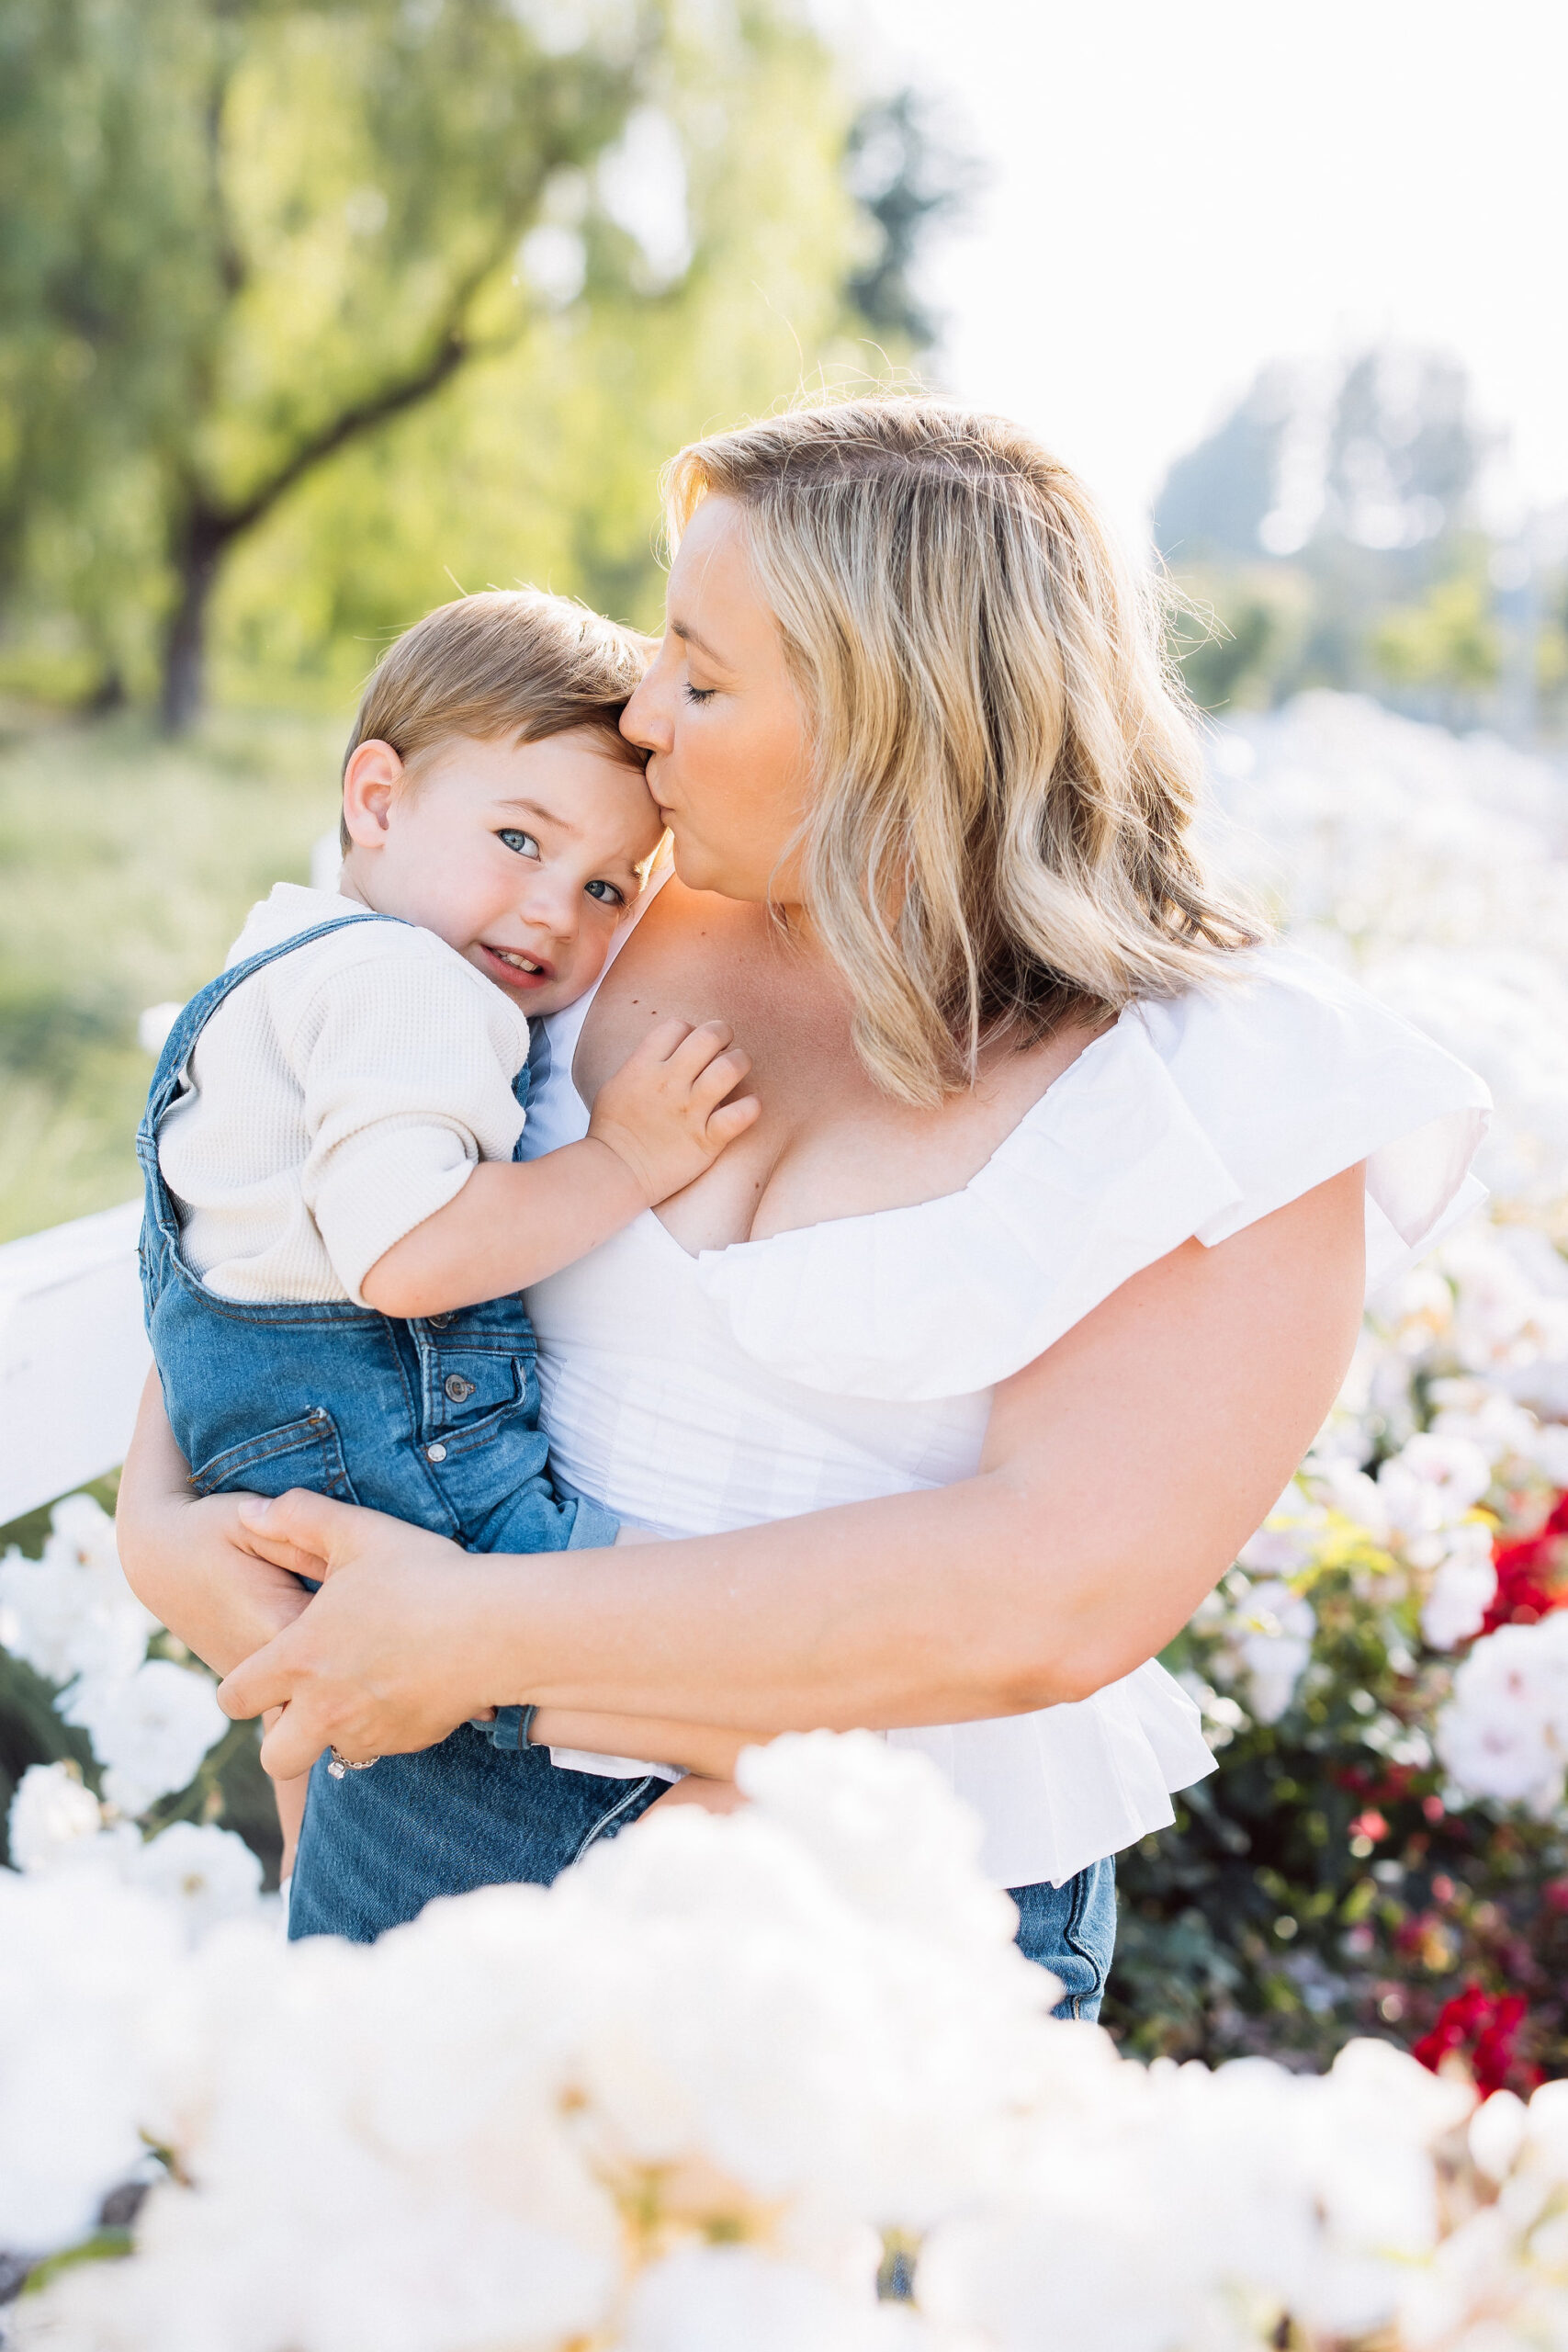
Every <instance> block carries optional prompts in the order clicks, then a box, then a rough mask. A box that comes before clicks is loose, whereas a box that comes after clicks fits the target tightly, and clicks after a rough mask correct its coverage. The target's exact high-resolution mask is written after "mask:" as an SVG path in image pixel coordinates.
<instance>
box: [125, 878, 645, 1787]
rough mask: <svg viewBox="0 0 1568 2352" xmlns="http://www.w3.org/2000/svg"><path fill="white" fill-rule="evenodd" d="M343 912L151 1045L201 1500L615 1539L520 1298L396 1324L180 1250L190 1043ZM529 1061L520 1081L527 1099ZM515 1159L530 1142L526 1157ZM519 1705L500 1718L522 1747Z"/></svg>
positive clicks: (165, 1287) (259, 961) (154, 1305)
mask: <svg viewBox="0 0 1568 2352" xmlns="http://www.w3.org/2000/svg"><path fill="white" fill-rule="evenodd" d="M392 920H393V918H392V917H390V916H385V915H375V914H368V913H367V914H363V915H343V916H340V917H338V918H337V919H336V920H334V921H333V922H324V923H318V924H317V925H316V926H315V927H314V928H313V929H312V930H310V931H307V932H301V933H299V935H298V936H297V937H296V938H293V939H288V940H285V941H283V942H281V943H280V944H278V945H277V946H276V947H270V948H268V949H266V950H265V952H264V953H263V954H261V955H259V956H250V957H248V958H247V960H246V961H245V962H244V963H243V964H237V965H236V966H235V967H233V969H232V970H231V971H227V972H224V973H221V974H220V976H219V978H217V979H215V980H209V983H208V985H207V986H206V988H204V989H200V990H199V991H198V992H197V995H195V996H194V997H192V999H191V1001H190V1002H189V1003H188V1004H187V1005H186V1007H185V1008H184V1010H183V1011H182V1012H181V1013H180V1016H179V1018H178V1020H177V1021H176V1022H175V1025H174V1027H173V1029H172V1030H171V1031H170V1033H169V1037H168V1042H167V1043H166V1045H165V1046H164V1050H163V1053H162V1055H161V1056H160V1057H159V1061H158V1068H157V1070H156V1072H155V1074H154V1076H153V1080H152V1091H151V1092H150V1094H149V1096H148V1098H147V1109H146V1113H145V1114H144V1116H143V1118H142V1122H141V1129H140V1131H139V1133H138V1135H137V1138H136V1150H137V1157H138V1159H140V1160H141V1171H142V1176H143V1179H144V1182H145V1186H146V1203H147V1205H146V1216H145V1218H144V1220H143V1224H142V1228H141V1286H142V1297H143V1303H144V1306H145V1309H146V1317H147V1330H148V1335H149V1337H150V1338H151V1340H152V1353H153V1356H154V1357H155V1359H156V1361H157V1365H158V1373H159V1377H160V1378H161V1380H162V1382H163V1384H164V1403H165V1406H166V1407H167V1409H168V1415H169V1424H170V1427H171V1428H172V1429H173V1430H174V1433H175V1438H176V1440H177V1441H178V1443H179V1448H180V1451H181V1453H183V1454H184V1455H185V1458H186V1461H187V1462H188V1463H189V1464H190V1465H191V1474H190V1483H191V1487H192V1488H193V1490H194V1491H195V1492H196V1493H197V1494H198V1495H211V1494H220V1493H223V1492H229V1491H233V1490H235V1489H240V1488H243V1489H246V1490H248V1491H250V1492H251V1493H254V1494H263V1495H281V1494H282V1493H284V1492H285V1491H286V1489H287V1488H288V1487H311V1488H312V1489H313V1490H314V1491H315V1492H316V1493H317V1494H322V1495H333V1496H335V1497H336V1498H337V1499H338V1500H339V1501H341V1502H349V1503H364V1504H366V1505H367V1506H368V1507H369V1508H370V1509H372V1510H384V1511H389V1512H390V1513H391V1514H392V1515H393V1517H394V1518H397V1519H404V1520H408V1521H411V1522H412V1524H413V1525H414V1526H416V1527H427V1528H429V1529H430V1530H431V1531H432V1532H433V1533H434V1534H436V1535H446V1536H450V1537H451V1538H452V1540H453V1541H454V1542H455V1543H458V1544H464V1545H465V1546H466V1547H467V1548H468V1550H469V1551H471V1552H560V1551H577V1550H581V1549H582V1548H584V1547H585V1546H588V1545H592V1544H611V1543H613V1542H614V1541H615V1530H616V1526H617V1524H618V1522H617V1521H615V1518H614V1517H613V1516H612V1514H611V1513H610V1512H609V1511H607V1510H604V1509H602V1507H601V1506H600V1505H599V1504H597V1503H594V1502H590V1501H588V1500H586V1499H585V1498H575V1497H573V1498H568V1497H566V1496H563V1495H562V1494H561V1493H560V1492H558V1489H557V1488H556V1487H555V1486H554V1484H553V1483H552V1481H551V1478H550V1475H549V1464H548V1459H547V1455H548V1443H547V1439H546V1437H545V1434H544V1432H543V1430H541V1429H540V1427H539V1386H538V1380H537V1377H536V1372H535V1352H536V1350H535V1340H534V1331H533V1327H532V1325H531V1324H530V1322H529V1320H528V1317H527V1314H526V1313H525V1309H524V1306H523V1301H522V1299H521V1297H519V1296H517V1295H513V1296H511V1297H509V1298H492V1299H491V1300H489V1301H488V1302H487V1303H486V1304H484V1305H483V1306H465V1307H462V1308H459V1309H458V1310H457V1312H456V1313H454V1314H450V1315H427V1316H421V1317H410V1318H409V1319H408V1320H406V1321H405V1320H402V1319H400V1317H394V1316H389V1315H378V1314H376V1313H375V1312H374V1311H373V1310H372V1309H371V1308H369V1307H365V1306H354V1305H353V1304H352V1303H351V1302H350V1301H349V1300H347V1299H321V1300H305V1301H288V1302H286V1303H283V1304H279V1305H253V1304H251V1303H250V1302H248V1301H245V1300H243V1299H231V1298H220V1297H218V1296H217V1295H216V1294H215V1293H213V1292H211V1291H209V1290H207V1289H206V1288H204V1287H203V1285H202V1283H200V1282H198V1281H197V1277H196V1276H195V1275H194V1274H193V1273H192V1272H191V1271H190V1269H189V1268H188V1267H187V1266H186V1262H185V1261H184V1258H183V1257H182V1255H181V1252H180V1228H179V1220H178V1216H177V1215H176V1212H175V1204H174V1202H173V1200H172V1199H171V1198H170V1195H169V1191H168V1187H167V1185H166V1184H165V1183H164V1178H163V1172H162V1170H161V1169H160V1168H159V1165H158V1130H159V1128H160V1126H161V1125H162V1123H163V1120H164V1115H165V1114H166V1113H167V1112H168V1110H169V1108H170V1105H171V1104H172V1103H174V1102H175V1100H176V1099H177V1097H178V1095H179V1092H180V1086H181V1080H182V1078H183V1076H184V1073H185V1070H186V1064H187V1063H188V1062H189V1059H190V1057H191V1053H192V1051H193V1049H194V1047H195V1045H196V1041H197V1037H198V1036H199V1035H201V1032H202V1030H203V1028H204V1027H205V1026H206V1024H207V1023H208V1022H209V1020H210V1019H211V1017H212V1015H213V1013H214V1012H216V1011H217V1010H218V1007H219V1006H220V1004H221V1003H222V1002H223V1001H224V1000H225V998H226V997H227V996H228V995H229V994H230V993H231V990H232V989H237V988H238V987H240V986H241V984H242V983H243V981H245V980H248V979H249V978H251V977H252V975H253V974H254V973H255V972H259V971H261V970H262V969H263V967H265V965H268V964H270V963H273V962H275V961H276V959H277V958H278V957H279V956H288V955H291V954H292V953H293V952H294V950H295V949H296V948H298V947H304V946H307V945H309V944H310V942H312V941H314V940H317V939H324V938H325V937H326V936H327V934H328V933H331V932H333V931H340V930H342V929H343V928H344V926H345V925H346V924H348V923H353V922H390V921H392ZM514 1091H515V1092H516V1095H517V1100H518V1102H519V1103H524V1102H525V1100H526V1097H527V1091H528V1069H527V1067H526V1065H525V1067H524V1069H522V1070H521V1071H520V1072H519V1073H518V1077H517V1080H516V1084H515V1089H514ZM518 1156H520V1153H519V1155H518ZM517 1717H518V1710H517V1709H516V1708H509V1709H506V1710H503V1712H502V1716H501V1717H500V1718H499V1719H498V1722H497V1724H495V1725H494V1726H493V1728H492V1736H493V1737H495V1738H496V1739H497V1740H498V1741H499V1743H500V1744H501V1745H502V1746H506V1745H509V1744H510V1745H515V1740H516V1730H517Z"/></svg>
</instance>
